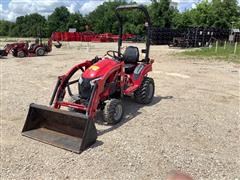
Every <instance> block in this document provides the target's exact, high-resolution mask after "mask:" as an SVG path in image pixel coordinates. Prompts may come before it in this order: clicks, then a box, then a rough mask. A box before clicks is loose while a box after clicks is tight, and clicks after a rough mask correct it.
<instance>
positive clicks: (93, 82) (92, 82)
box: [90, 77, 101, 86]
mask: <svg viewBox="0 0 240 180" xmlns="http://www.w3.org/2000/svg"><path fill="white" fill-rule="evenodd" d="M99 79H101V77H98V78H95V79H93V80H91V81H90V84H91V86H94V85H95V82H96V81H98V80H99Z"/></svg>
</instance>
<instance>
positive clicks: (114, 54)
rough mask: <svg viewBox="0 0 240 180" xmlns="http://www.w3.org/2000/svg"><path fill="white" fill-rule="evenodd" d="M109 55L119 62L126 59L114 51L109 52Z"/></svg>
mask: <svg viewBox="0 0 240 180" xmlns="http://www.w3.org/2000/svg"><path fill="white" fill-rule="evenodd" d="M107 55H108V56H110V57H112V58H114V59H116V60H119V61H120V60H122V59H123V57H124V56H123V54H122V53H118V51H113V50H110V51H108V52H107Z"/></svg>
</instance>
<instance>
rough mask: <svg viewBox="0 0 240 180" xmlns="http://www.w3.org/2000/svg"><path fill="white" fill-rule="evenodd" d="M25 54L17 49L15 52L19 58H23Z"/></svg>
mask: <svg viewBox="0 0 240 180" xmlns="http://www.w3.org/2000/svg"><path fill="white" fill-rule="evenodd" d="M25 56H26V54H25V52H24V51H18V52H17V57H19V58H24V57H25Z"/></svg>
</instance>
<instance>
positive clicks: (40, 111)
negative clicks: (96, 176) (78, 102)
mask: <svg viewBox="0 0 240 180" xmlns="http://www.w3.org/2000/svg"><path fill="white" fill-rule="evenodd" d="M22 135H23V136H26V137H29V138H32V139H35V140H38V141H41V142H44V143H47V144H51V145H53V146H57V147H60V148H63V149H66V150H69V151H72V152H75V153H80V152H82V151H84V150H85V149H87V148H88V147H89V146H91V145H92V144H94V143H95V142H96V139H97V130H96V127H95V124H94V122H93V120H91V119H88V118H87V117H86V116H85V115H83V114H80V113H76V112H69V111H64V110H60V109H54V108H51V107H47V106H42V105H37V104H30V108H29V111H28V115H27V119H26V122H25V124H24V127H23V130H22Z"/></svg>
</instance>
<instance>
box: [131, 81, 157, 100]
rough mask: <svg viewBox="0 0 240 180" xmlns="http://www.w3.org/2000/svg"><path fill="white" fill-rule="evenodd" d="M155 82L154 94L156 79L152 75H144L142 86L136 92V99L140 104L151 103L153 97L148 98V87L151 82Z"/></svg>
mask: <svg viewBox="0 0 240 180" xmlns="http://www.w3.org/2000/svg"><path fill="white" fill-rule="evenodd" d="M150 83H151V84H153V88H154V89H153V96H154V91H155V84H154V80H153V79H152V78H150V77H144V79H143V81H142V84H141V86H140V87H139V88H138V89H137V90H136V91H135V92H134V97H135V101H136V102H137V103H140V104H149V103H151V102H152V98H151V99H148V94H147V89H148V86H149V84H150Z"/></svg>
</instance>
